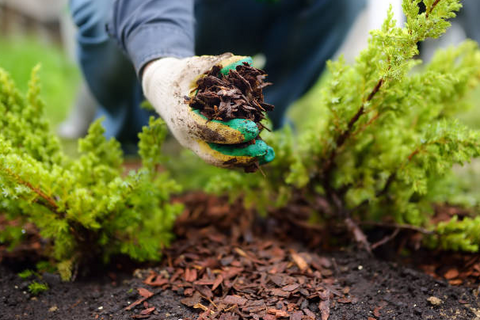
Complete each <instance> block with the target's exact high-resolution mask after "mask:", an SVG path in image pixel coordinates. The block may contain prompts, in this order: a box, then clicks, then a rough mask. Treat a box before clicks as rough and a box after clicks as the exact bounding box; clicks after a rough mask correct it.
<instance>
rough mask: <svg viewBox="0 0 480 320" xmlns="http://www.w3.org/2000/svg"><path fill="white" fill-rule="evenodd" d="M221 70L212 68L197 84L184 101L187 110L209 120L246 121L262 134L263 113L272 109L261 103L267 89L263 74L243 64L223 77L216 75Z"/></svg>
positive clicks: (219, 67)
mask: <svg viewBox="0 0 480 320" xmlns="http://www.w3.org/2000/svg"><path fill="white" fill-rule="evenodd" d="M221 68H222V67H221V66H214V67H213V68H212V69H211V70H210V71H208V72H207V73H206V75H205V76H204V77H201V78H200V79H199V80H198V81H197V87H196V88H195V89H194V90H195V91H197V92H196V94H195V95H194V97H192V98H186V99H187V101H188V103H189V105H190V107H192V108H193V109H197V110H200V113H201V114H202V115H203V116H205V117H206V118H207V119H209V120H221V121H228V120H231V119H247V120H251V121H254V122H255V123H256V124H257V126H258V128H259V129H260V131H261V130H263V129H264V128H265V127H264V126H263V125H262V124H261V123H260V122H261V121H262V120H263V119H265V113H266V112H267V111H272V110H273V109H274V106H273V105H271V104H268V103H266V102H264V97H263V89H264V88H265V87H267V86H269V85H271V83H269V82H265V78H266V76H267V74H266V73H265V71H263V70H260V69H256V68H254V67H251V66H250V65H249V64H248V63H246V62H245V63H244V64H242V65H239V66H237V67H236V69H235V70H230V71H229V73H228V74H227V75H222V74H221V73H220V70H221Z"/></svg>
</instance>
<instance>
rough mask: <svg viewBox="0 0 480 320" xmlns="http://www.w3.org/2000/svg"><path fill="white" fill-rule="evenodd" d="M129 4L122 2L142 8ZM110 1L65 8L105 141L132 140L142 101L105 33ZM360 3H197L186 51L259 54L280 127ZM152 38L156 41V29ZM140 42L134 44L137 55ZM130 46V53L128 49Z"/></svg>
mask: <svg viewBox="0 0 480 320" xmlns="http://www.w3.org/2000/svg"><path fill="white" fill-rule="evenodd" d="M125 1H128V0H125ZM131 1H133V2H129V3H128V5H131V4H132V3H136V1H138V3H141V1H139V0H131ZM177 1H178V2H177ZM182 1H183V0H181V1H179V0H175V3H176V4H177V5H178V3H182ZM114 2H115V1H114V0H70V9H71V13H72V16H73V19H74V21H75V23H76V25H77V26H78V38H77V40H78V59H79V63H80V65H81V69H82V73H83V75H84V77H85V79H86V81H87V83H88V85H89V87H90V89H91V91H92V93H93V95H94V96H95V98H96V99H97V101H98V103H99V107H100V108H99V110H100V111H99V115H103V116H105V118H106V120H105V122H104V126H105V129H106V136H107V137H115V138H117V139H118V140H119V141H120V142H135V141H136V140H137V134H138V132H140V131H141V127H142V126H143V125H146V124H147V120H148V117H149V113H148V112H147V111H145V110H143V109H141V108H140V104H141V102H142V101H143V99H144V98H143V95H142V89H141V86H140V83H139V81H138V78H137V74H136V72H135V68H134V66H133V65H132V62H131V59H129V58H128V57H127V54H125V53H124V51H122V50H121V49H120V48H121V45H120V46H119V45H118V42H119V41H118V39H116V40H115V39H112V38H110V37H109V36H108V34H107V31H106V28H105V24H106V23H107V21H108V20H109V19H111V18H112V7H113V5H114ZM187 2H188V1H185V3H187ZM153 3H154V2H153ZM117 5H118V3H117ZM363 6H364V0H282V1H280V2H279V3H278V4H266V3H259V2H256V1H254V0H241V1H238V0H197V1H195V6H194V14H195V17H191V19H193V18H194V19H195V21H196V24H195V52H194V53H192V54H197V55H204V54H209V55H214V54H220V53H223V52H233V53H235V54H237V55H255V54H257V53H263V54H264V55H265V57H266V65H265V70H266V71H267V73H268V75H269V77H268V81H270V82H272V83H273V84H274V85H273V86H270V87H268V88H266V89H265V100H266V101H267V102H268V103H271V104H274V105H275V106H276V108H275V111H274V112H272V113H270V114H269V117H270V119H271V120H272V122H273V125H274V128H279V127H281V126H282V125H283V124H284V121H285V119H284V118H285V112H286V110H287V108H288V107H289V106H290V105H291V104H292V103H293V102H294V101H295V100H297V99H298V98H300V97H301V96H302V95H303V94H304V93H306V92H307V91H308V89H309V88H311V86H312V85H313V84H314V83H315V82H316V80H317V79H318V77H319V76H320V74H321V73H322V71H323V69H324V67H325V62H326V60H328V59H329V58H331V57H332V56H333V55H334V53H335V52H336V51H337V49H338V48H339V47H340V45H341V43H342V41H343V40H344V38H345V37H346V34H347V32H348V31H349V29H350V27H351V25H352V23H353V22H354V20H355V18H356V16H357V14H358V13H359V12H360V11H361V9H362V7H363ZM169 14H170V15H173V16H171V17H168V20H170V21H175V18H176V17H175V11H174V10H172V12H170V13H169ZM179 18H180V17H179ZM183 18H185V17H183ZM164 37H172V35H171V34H165V35H164ZM149 41H150V40H149ZM158 41H159V42H161V41H162V32H159V34H158ZM141 45H142V43H141V41H139V42H138V44H137V46H138V47H139V48H138V50H141V49H142V47H141ZM143 45H144V46H148V45H149V43H148V42H146V43H143ZM129 49H130V52H131V51H132V48H129ZM171 49H172V50H175V48H171ZM133 50H134V49H133ZM130 56H132V54H130ZM132 60H135V59H132ZM137 71H138V70H137Z"/></svg>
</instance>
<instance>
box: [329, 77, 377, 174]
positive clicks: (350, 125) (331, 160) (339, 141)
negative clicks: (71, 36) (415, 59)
mask: <svg viewBox="0 0 480 320" xmlns="http://www.w3.org/2000/svg"><path fill="white" fill-rule="evenodd" d="M383 83H384V79H383V78H381V79H380V80H378V82H377V84H376V85H375V87H374V88H373V90H372V92H370V94H369V95H368V97H367V99H366V100H365V102H364V103H363V104H362V106H361V107H360V108H359V109H358V111H357V113H356V114H355V115H354V116H353V117H352V118H351V119H350V121H349V122H348V125H347V129H346V130H345V131H344V132H343V133H342V134H340V135H339V136H338V137H337V140H336V141H335V148H334V149H333V150H332V151H331V152H330V155H329V156H328V159H327V161H326V162H325V165H324V166H323V172H324V174H325V175H326V176H327V177H329V175H330V173H329V172H330V170H331V169H332V167H333V164H334V161H335V157H336V156H337V151H338V149H339V148H341V147H342V146H343V144H344V143H345V142H346V141H347V139H348V138H349V137H350V135H351V134H352V130H353V127H354V126H355V124H356V123H357V121H358V120H359V119H360V117H361V116H362V115H364V114H365V103H366V102H369V101H371V100H372V99H373V97H375V95H376V94H377V93H378V91H380V88H381V87H382V85H383Z"/></svg>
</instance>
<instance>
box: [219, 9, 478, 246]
mask: <svg viewBox="0 0 480 320" xmlns="http://www.w3.org/2000/svg"><path fill="white" fill-rule="evenodd" d="M420 2H422V1H420V0H404V1H403V9H404V12H405V15H406V18H407V20H406V25H405V27H404V28H399V27H396V26H395V21H394V20H393V13H392V11H391V10H390V12H389V14H388V17H387V19H386V21H385V22H384V24H383V26H382V28H381V29H380V30H374V31H372V32H371V37H370V39H369V44H368V47H367V49H365V50H364V51H363V52H362V53H361V54H360V56H359V57H358V58H357V60H356V63H355V64H354V65H347V64H346V63H345V62H344V60H343V59H341V58H340V59H339V60H338V61H336V62H330V63H329V64H328V67H329V72H330V75H329V79H328V80H327V81H325V82H324V85H323V88H322V92H321V97H320V98H319V99H318V100H317V101H316V106H315V108H314V110H315V112H316V113H317V115H316V116H314V115H310V117H311V118H313V117H316V118H317V119H318V120H317V121H316V122H315V123H314V124H313V125H312V126H311V127H310V128H309V129H306V130H304V132H303V133H301V134H300V136H299V137H298V138H295V137H293V136H292V134H291V132H290V130H289V129H285V130H283V131H282V132H277V133H273V134H271V135H270V136H268V137H266V140H268V143H269V144H271V145H272V146H273V147H274V149H275V150H276V152H277V159H276V161H275V162H274V163H273V164H272V165H269V166H266V167H265V169H264V170H265V174H266V178H264V177H263V176H261V175H256V177H252V176H248V177H246V176H244V175H242V174H240V173H237V172H228V173H225V175H227V177H225V176H217V177H214V178H213V179H212V181H211V183H210V184H209V189H210V190H211V191H215V192H224V191H230V194H231V196H233V197H235V196H237V195H238V194H239V190H241V191H242V192H241V193H242V194H243V195H244V197H245V199H246V205H251V204H255V205H256V206H257V207H259V208H260V210H262V211H264V212H265V211H268V210H269V209H270V208H271V207H272V206H271V203H275V204H276V207H282V206H286V205H288V203H289V202H291V201H293V200H294V196H295V195H301V197H302V199H303V200H304V201H310V204H311V207H312V209H313V208H317V209H318V206H315V205H313V204H314V203H315V199H318V197H322V198H323V199H324V200H326V201H325V202H326V203H327V204H328V208H327V209H325V210H323V212H316V213H314V216H313V217H312V218H315V219H316V220H317V221H318V220H320V221H324V220H325V219H326V218H328V217H329V215H330V214H331V213H334V216H335V217H337V218H344V219H346V218H349V217H354V218H356V219H360V220H369V221H372V220H374V221H382V220H383V221H384V220H390V221H392V220H394V221H395V222H396V223H398V224H410V225H414V226H424V227H427V228H429V229H432V230H434V231H435V233H436V236H434V237H433V238H432V239H430V243H431V244H433V245H437V246H438V245H440V246H441V247H442V248H444V249H462V250H468V251H478V249H479V247H478V246H479V245H480V238H479V237H478V234H479V232H478V230H479V227H480V220H479V219H478V217H477V218H473V219H470V218H468V219H463V220H461V219H458V220H457V218H455V219H453V220H452V221H450V222H448V223H441V224H439V225H437V226H433V225H431V224H430V219H429V218H430V215H431V213H432V212H433V205H432V203H433V202H434V201H435V200H438V199H443V200H444V201H448V199H450V198H452V197H454V196H455V192H454V191H453V190H447V189H448V188H447V187H446V186H448V185H449V184H448V181H450V180H451V175H452V166H453V165H455V164H463V163H465V162H468V161H470V160H471V159H472V158H474V157H477V156H478V155H479V153H480V144H479V142H480V140H479V137H480V133H479V132H478V131H475V130H470V129H468V128H467V127H466V126H464V125H462V124H460V123H459V122H458V121H456V120H455V115H456V114H457V113H458V112H460V111H462V110H464V109H465V108H466V107H467V106H468V101H469V99H468V94H469V93H470V91H471V89H473V88H474V87H475V86H476V85H477V84H478V81H479V80H480V51H479V50H478V46H477V44H476V43H474V42H472V41H467V42H465V43H463V44H462V45H460V46H459V47H457V48H449V49H446V50H442V51H439V52H438V53H437V54H436V55H435V57H434V58H433V60H432V61H431V62H430V63H429V64H427V65H424V66H420V65H421V61H420V60H417V59H415V57H416V56H417V55H418V49H417V44H418V42H421V41H423V40H425V39H426V38H436V37H438V36H440V35H441V34H443V33H444V32H445V31H446V29H447V28H448V26H449V25H450V23H449V22H448V21H447V19H450V18H453V17H454V16H455V11H458V10H459V9H460V7H461V5H460V4H459V0H440V1H433V0H425V1H423V2H424V4H425V6H426V12H425V13H419V6H418V5H419V3H420ZM458 191H459V190H457V192H458ZM272 200H273V201H272ZM315 215H316V216H315ZM460 220H461V221H460Z"/></svg>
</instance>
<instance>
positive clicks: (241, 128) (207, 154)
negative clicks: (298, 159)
mask: <svg viewBox="0 0 480 320" xmlns="http://www.w3.org/2000/svg"><path fill="white" fill-rule="evenodd" d="M244 61H248V62H251V58H248V57H240V56H234V55H233V54H231V53H226V54H223V55H220V56H198V57H191V58H185V59H177V58H162V59H159V60H156V61H153V62H151V63H150V64H149V65H147V66H146V67H145V70H144V73H143V79H142V86H143V91H144V93H145V96H146V98H147V99H148V100H149V101H150V103H151V104H152V105H153V107H154V108H155V110H156V111H157V112H158V113H159V114H160V116H161V117H162V118H163V120H164V121H165V122H166V124H167V126H168V128H169V129H170V131H171V132H172V134H173V135H174V137H175V138H176V139H177V140H178V142H179V143H180V144H181V145H182V146H184V147H186V148H188V149H190V150H192V151H193V152H195V153H196V154H197V155H198V156H199V157H200V158H202V159H203V160H204V161H205V162H207V163H210V164H212V165H215V166H217V167H227V168H231V167H247V166H249V165H251V164H253V163H254V162H255V161H257V160H258V161H259V163H260V164H264V163H268V162H270V161H272V160H273V159H274V158H275V153H274V151H273V149H272V148H271V147H269V146H268V145H267V144H266V143H265V142H264V141H262V140H256V141H255V143H254V144H249V145H248V146H245V145H242V144H243V143H245V142H248V141H251V140H253V139H256V138H257V137H258V134H259V130H258V127H257V125H256V124H255V123H254V122H253V121H250V120H245V119H233V120H229V121H225V122H223V121H218V120H210V121H209V120H207V118H205V117H204V116H202V115H201V114H200V113H199V112H198V111H196V110H193V109H192V108H191V107H190V106H189V105H188V103H187V102H186V101H185V97H186V96H192V95H193V94H194V92H192V91H193V89H194V88H195V87H196V81H197V80H198V79H199V77H200V76H202V75H203V74H204V73H205V72H207V71H209V70H210V69H211V68H212V67H213V66H216V65H221V66H223V69H222V71H221V72H222V73H224V74H225V73H227V72H228V70H229V69H231V68H235V67H236V66H237V65H239V64H241V63H243V62H244Z"/></svg>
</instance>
